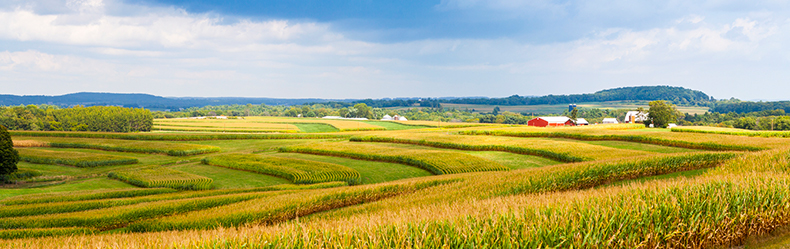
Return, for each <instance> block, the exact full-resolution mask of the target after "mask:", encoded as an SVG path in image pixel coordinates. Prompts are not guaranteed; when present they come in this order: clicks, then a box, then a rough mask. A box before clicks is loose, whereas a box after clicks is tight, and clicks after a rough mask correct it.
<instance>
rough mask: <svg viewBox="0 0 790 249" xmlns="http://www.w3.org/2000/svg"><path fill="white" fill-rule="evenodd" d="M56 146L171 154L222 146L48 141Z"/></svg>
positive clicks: (202, 150) (109, 141)
mask: <svg viewBox="0 0 790 249" xmlns="http://www.w3.org/2000/svg"><path fill="white" fill-rule="evenodd" d="M47 145H48V146H49V147H54V148H80V149H95V150H107V151H119V152H132V153H151V154H167V155H170V156H191V155H199V154H206V153H212V152H219V151H220V148H219V147H216V146H210V145H199V144H184V143H163V142H147V141H134V142H129V141H123V140H109V139H103V140H84V141H81V140H77V141H72V140H68V141H51V142H49V143H47Z"/></svg>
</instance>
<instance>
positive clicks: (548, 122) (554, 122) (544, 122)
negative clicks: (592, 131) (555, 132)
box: [527, 117, 574, 127]
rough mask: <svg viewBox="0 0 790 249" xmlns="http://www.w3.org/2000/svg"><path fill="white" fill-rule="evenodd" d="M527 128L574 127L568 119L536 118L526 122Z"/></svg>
mask: <svg viewBox="0 0 790 249" xmlns="http://www.w3.org/2000/svg"><path fill="white" fill-rule="evenodd" d="M527 125H529V126H537V127H546V126H566V125H574V124H573V120H571V119H570V118H568V117H537V118H533V119H532V120H530V121H527Z"/></svg>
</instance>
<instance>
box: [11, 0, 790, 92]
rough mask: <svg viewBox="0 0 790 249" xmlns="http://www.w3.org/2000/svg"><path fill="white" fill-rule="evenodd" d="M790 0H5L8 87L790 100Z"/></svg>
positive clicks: (13, 89) (20, 89) (16, 89)
mask: <svg viewBox="0 0 790 249" xmlns="http://www.w3.org/2000/svg"><path fill="white" fill-rule="evenodd" d="M789 6H790V2H789V1H779V0H774V1H726V0H718V1H716V0H709V1H673V0H670V1H626V0H606V1H604V0H587V1H571V0H568V1H551V0H533V1H513V0H491V1H484V0H438V1H366V0H351V1H317V0H294V1H248V0H235V1H184V0H127V1H121V0H64V1H57V0H32V1H30V0H28V1H21V0H8V1H3V2H0V88H2V89H3V90H2V91H0V93H4V94H28V95H29V94H45V95H56V94H64V93H71V92H80V91H92V92H136V93H150V94H156V95H162V96H245V97H280V98H303V97H319V98H382V97H418V96H419V97H441V96H491V97H497V96H509V95H512V94H519V95H544V94H567V93H585V92H594V91H597V90H601V89H606V88H614V87H622V86H638V85H673V86H684V87H687V88H692V89H697V90H702V91H704V92H706V93H708V94H711V95H713V96H715V97H717V98H729V97H738V98H741V99H768V100H776V99H790V97H788V95H787V94H785V93H786V92H789V91H790V84H788V83H787V82H788V79H790V70H788V69H790V48H788V47H787V46H786V45H785V44H790V35H789V34H790V11H788V7H789Z"/></svg>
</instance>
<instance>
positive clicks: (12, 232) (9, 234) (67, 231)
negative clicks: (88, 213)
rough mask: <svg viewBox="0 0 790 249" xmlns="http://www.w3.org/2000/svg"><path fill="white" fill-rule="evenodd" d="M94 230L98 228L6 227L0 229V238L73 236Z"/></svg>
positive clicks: (93, 231) (91, 232)
mask: <svg viewBox="0 0 790 249" xmlns="http://www.w3.org/2000/svg"><path fill="white" fill-rule="evenodd" d="M95 232H98V230H96V229H91V228H84V227H66V228H33V229H7V230H0V240H3V239H21V238H39V237H54V236H75V235H83V234H93V233H95Z"/></svg>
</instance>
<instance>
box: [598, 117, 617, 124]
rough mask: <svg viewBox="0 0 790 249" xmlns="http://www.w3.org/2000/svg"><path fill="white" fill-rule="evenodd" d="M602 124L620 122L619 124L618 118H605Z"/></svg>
mask: <svg viewBox="0 0 790 249" xmlns="http://www.w3.org/2000/svg"><path fill="white" fill-rule="evenodd" d="M601 123H604V124H617V123H618V122H617V119H616V118H604V119H603V121H602V122H601Z"/></svg>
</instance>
